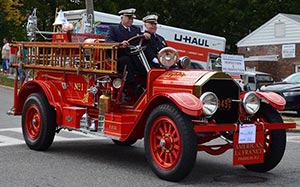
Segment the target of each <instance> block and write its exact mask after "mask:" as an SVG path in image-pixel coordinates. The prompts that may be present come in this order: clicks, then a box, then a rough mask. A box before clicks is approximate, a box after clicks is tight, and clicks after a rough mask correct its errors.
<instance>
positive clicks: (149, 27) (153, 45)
mask: <svg viewBox="0 0 300 187" xmlns="http://www.w3.org/2000/svg"><path fill="white" fill-rule="evenodd" d="M157 19H158V16H157V15H148V16H146V17H144V18H143V21H144V23H145V24H144V26H145V32H146V33H149V34H151V38H150V44H149V46H148V47H147V48H146V50H145V55H146V58H147V60H148V62H149V65H150V67H159V63H158V59H157V54H158V52H159V51H160V50H161V49H162V48H164V47H167V43H166V41H165V39H164V38H163V37H162V36H160V35H158V34H156V31H157Z"/></svg>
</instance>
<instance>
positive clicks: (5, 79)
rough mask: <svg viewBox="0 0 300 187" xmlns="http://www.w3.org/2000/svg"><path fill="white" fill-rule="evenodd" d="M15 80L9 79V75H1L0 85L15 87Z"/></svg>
mask: <svg viewBox="0 0 300 187" xmlns="http://www.w3.org/2000/svg"><path fill="white" fill-rule="evenodd" d="M14 81H15V80H14V79H11V78H8V77H7V75H3V74H0V85H3V86H9V87H14Z"/></svg>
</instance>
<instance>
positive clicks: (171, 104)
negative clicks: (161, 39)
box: [8, 33, 295, 181]
mask: <svg viewBox="0 0 300 187" xmlns="http://www.w3.org/2000/svg"><path fill="white" fill-rule="evenodd" d="M71 37H73V36H71ZM75 37H79V36H75ZM68 38H70V36H69V35H68V34H65V33H58V34H54V35H53V39H54V40H55V41H52V42H19V43H17V44H14V45H15V46H16V47H18V49H19V56H18V61H20V63H16V64H13V65H12V66H13V67H15V68H18V67H19V66H20V67H22V69H25V70H26V71H28V72H29V73H28V75H30V76H29V77H27V78H26V80H20V81H18V79H17V77H16V79H15V88H14V104H13V107H12V109H11V110H9V112H8V113H9V114H12V115H21V116H22V129H23V136H24V139H25V142H26V144H27V145H28V147H29V148H30V149H33V150H46V149H48V148H49V147H50V146H51V144H52V142H53V139H54V136H55V134H56V133H59V132H60V131H61V130H62V129H67V130H73V131H79V132H82V133H90V134H94V135H97V136H104V137H107V138H109V139H112V141H113V142H114V143H115V144H117V145H121V146H131V145H132V144H134V143H135V142H136V141H137V140H139V139H144V147H145V156H146V158H147V161H148V162H149V165H150V167H151V169H152V170H153V172H154V173H155V174H156V175H157V176H158V177H160V178H162V179H165V180H169V181H179V180H181V179H183V178H184V177H186V176H187V175H188V174H189V172H190V171H191V170H192V168H193V166H194V163H195V160H196V155H197V151H205V152H207V153H209V154H211V155H220V154H222V153H224V152H226V151H227V150H230V149H232V150H233V151H232V152H233V155H232V156H233V164H234V165H243V166H244V167H245V168H247V169H248V170H251V171H257V172H267V171H269V170H271V169H273V168H274V167H276V166H277V164H278V163H279V162H280V160H281V159H282V157H283V155H284V151H285V146H286V129H288V128H294V127H295V123H284V122H283V121H282V118H281V116H280V114H279V113H278V111H277V110H283V109H284V106H285V100H284V99H283V98H282V97H281V96H279V95H277V94H275V93H272V92H259V91H256V92H254V91H250V92H241V91H240V87H239V85H238V84H237V83H236V82H235V81H234V80H233V79H232V77H231V76H229V75H228V74H226V73H223V72H217V71H209V70H195V69H188V67H189V62H190V61H189V58H188V57H186V56H185V57H179V55H178V51H177V50H176V49H174V48H170V47H167V48H164V49H162V50H161V51H160V52H159V56H158V59H159V62H160V64H161V68H154V69H151V68H150V67H149V64H148V62H147V60H146V58H145V56H144V53H143V49H145V47H147V46H146V45H144V44H145V43H144V42H143V40H144V39H143V37H142V36H136V37H134V38H132V39H130V43H131V45H129V50H128V51H129V53H130V54H132V55H138V56H139V58H140V60H141V63H143V65H144V67H145V69H146V70H147V76H146V77H145V76H139V75H138V73H137V74H136V78H137V80H138V81H144V82H146V85H145V87H143V88H141V90H140V91H139V92H140V93H141V94H137V92H136V91H135V90H130V88H128V87H127V88H126V89H125V87H124V85H125V84H126V75H127V72H126V70H125V71H124V72H118V71H117V63H118V59H117V52H118V46H119V44H118V43H105V42H103V40H102V39H101V38H100V39H93V40H90V41H92V42H71V41H68ZM215 139H221V140H223V142H222V143H220V141H213V140H215ZM208 142H210V143H209V144H207V143H208ZM99 149H101V148H99Z"/></svg>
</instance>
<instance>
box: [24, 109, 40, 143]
mask: <svg viewBox="0 0 300 187" xmlns="http://www.w3.org/2000/svg"><path fill="white" fill-rule="evenodd" d="M25 116H27V118H26V121H25V130H26V133H27V135H28V137H29V138H30V139H32V140H36V139H37V138H38V136H39V134H40V131H41V114H40V111H39V109H38V108H37V106H36V105H33V104H32V105H30V106H29V107H28V109H27V111H26V114H25Z"/></svg>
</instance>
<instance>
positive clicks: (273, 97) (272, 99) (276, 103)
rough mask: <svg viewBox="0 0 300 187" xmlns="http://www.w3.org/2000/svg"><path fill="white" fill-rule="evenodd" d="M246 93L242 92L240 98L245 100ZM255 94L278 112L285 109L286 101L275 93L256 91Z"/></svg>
mask: <svg viewBox="0 0 300 187" xmlns="http://www.w3.org/2000/svg"><path fill="white" fill-rule="evenodd" d="M246 93H247V92H242V93H241V95H240V98H241V99H243V98H244V96H245V94H246ZM255 93H256V94H257V96H258V97H260V98H261V99H263V100H265V101H267V102H268V103H269V104H270V105H271V106H273V107H274V108H276V109H277V110H283V109H284V108H285V104H286V101H285V99H284V98H283V97H282V96H281V95H278V94H277V93H274V92H260V91H256V92H255Z"/></svg>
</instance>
